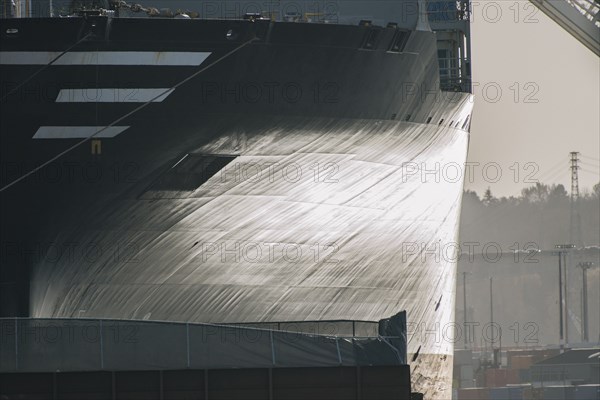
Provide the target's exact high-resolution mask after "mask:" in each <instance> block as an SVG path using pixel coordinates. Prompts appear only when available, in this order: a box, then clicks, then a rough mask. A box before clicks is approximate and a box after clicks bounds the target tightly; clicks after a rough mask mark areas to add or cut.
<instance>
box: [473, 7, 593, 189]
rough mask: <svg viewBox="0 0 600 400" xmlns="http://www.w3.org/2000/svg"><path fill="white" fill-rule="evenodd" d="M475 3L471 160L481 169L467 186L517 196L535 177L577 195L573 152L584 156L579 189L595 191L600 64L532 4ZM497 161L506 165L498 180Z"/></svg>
mask: <svg viewBox="0 0 600 400" xmlns="http://www.w3.org/2000/svg"><path fill="white" fill-rule="evenodd" d="M473 4H474V17H473V23H472V26H471V27H472V53H473V61H472V65H473V79H474V81H475V82H477V83H479V86H478V87H476V88H475V89H474V94H475V109H474V115H473V122H472V127H471V142H470V149H469V151H470V152H469V161H471V162H479V163H481V165H480V166H479V167H477V166H476V167H474V172H475V173H474V174H473V175H474V176H473V180H474V181H473V182H472V183H471V182H467V183H466V185H465V187H466V188H467V189H471V190H476V191H477V192H478V193H480V194H481V193H482V192H483V191H484V190H485V189H486V188H487V187H488V186H490V187H491V190H492V193H494V194H495V195H496V196H508V195H516V194H518V193H519V192H520V190H521V188H523V187H525V186H530V185H532V183H528V182H526V177H527V175H529V174H530V173H534V174H533V177H534V179H535V178H537V179H539V180H540V181H541V182H544V183H562V184H564V185H565V187H566V188H567V191H570V174H569V169H568V165H569V164H568V159H569V154H568V153H569V152H570V151H580V152H581V153H582V157H581V158H582V160H583V161H584V164H582V166H583V170H582V171H580V173H579V180H580V189H583V188H588V189H589V190H591V187H592V186H593V185H594V184H595V183H598V181H599V180H600V177H599V173H598V170H599V168H600V167H598V162H599V161H598V159H600V82H599V76H600V61H599V58H598V57H596V56H595V55H594V54H593V53H592V52H591V51H590V50H588V49H587V48H586V47H584V46H583V45H581V44H580V43H579V42H578V41H577V40H575V39H574V38H573V37H571V36H570V35H569V34H568V33H567V32H566V31H564V30H563V29H562V28H561V27H559V26H558V25H556V24H555V23H554V22H553V21H552V20H551V19H549V18H548V17H546V15H545V14H543V13H542V12H541V11H537V9H536V8H535V7H533V6H532V5H531V4H529V2H528V1H514V0H505V1H497V2H492V1H483V2H477V1H473ZM517 10H518V15H517ZM498 11H501V12H498ZM500 14H501V15H500ZM535 20H537V22H536V21H535ZM526 21H532V22H526ZM484 88H485V89H484ZM498 89H499V90H498ZM500 91H501V94H500ZM534 101H537V103H535V102H534ZM492 163H498V164H499V165H500V167H501V172H502V177H501V178H499V180H498V178H495V175H496V170H497V169H498V168H497V165H496V164H492ZM515 163H519V164H518V169H517V168H516V167H517V165H515ZM526 163H534V164H530V165H526ZM561 163H562V168H561ZM486 165H487V177H484V173H483V171H484V168H483V167H484V166H486ZM511 166H512V168H511ZM535 168H539V171H538V172H537V173H535ZM517 170H520V174H518V176H517V174H515V171H517ZM495 180H498V181H497V182H494V181H495Z"/></svg>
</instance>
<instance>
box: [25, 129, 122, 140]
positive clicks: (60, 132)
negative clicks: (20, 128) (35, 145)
mask: <svg viewBox="0 0 600 400" xmlns="http://www.w3.org/2000/svg"><path fill="white" fill-rule="evenodd" d="M103 128H105V127H104V126H42V127H40V128H39V129H38V130H37V132H36V133H35V135H33V139H84V138H89V137H91V136H92V135H94V134H95V133H96V132H98V131H99V130H101V129H103ZM127 128H129V127H128V126H111V127H108V128H106V129H105V130H103V131H102V132H100V133H98V134H97V135H95V136H94V137H97V138H99V139H101V138H112V137H115V136H117V135H118V134H120V133H121V132H123V131H124V130H125V129H127Z"/></svg>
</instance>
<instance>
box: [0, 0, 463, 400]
mask: <svg viewBox="0 0 600 400" xmlns="http://www.w3.org/2000/svg"><path fill="white" fill-rule="evenodd" d="M92 3H93V4H92ZM148 3H149V4H147V5H144V7H141V6H140V7H138V6H131V5H127V4H125V3H122V4H120V5H119V6H118V7H116V6H115V5H114V4H113V5H111V4H108V5H107V4H105V3H94V2H90V4H85V6H81V5H79V6H76V7H75V6H73V5H71V6H70V7H71V8H69V7H67V8H65V9H61V10H58V9H57V8H56V7H58V5H57V2H54V3H52V7H47V8H46V9H44V8H43V7H42V6H39V4H45V3H35V2H33V3H31V2H29V3H28V2H25V3H19V4H20V7H21V6H22V5H23V4H29V5H30V7H32V8H31V9H30V12H31V13H33V11H31V10H36V11H35V12H39V13H40V14H38V15H37V16H38V17H40V18H7V19H2V20H1V26H2V28H1V32H0V35H1V36H2V40H1V42H0V43H1V44H0V74H1V77H2V78H1V81H2V82H1V83H2V88H1V89H2V90H1V93H2V103H1V110H0V112H1V118H0V125H1V144H0V155H1V157H2V171H1V172H2V174H1V177H0V178H1V188H0V190H1V192H0V201H1V217H2V226H1V228H0V229H1V233H2V254H1V256H2V269H1V275H0V277H1V278H0V284H1V285H2V286H1V287H2V293H1V296H2V297H1V298H2V303H1V307H0V311H1V315H2V316H6V317H12V316H23V317H33V318H97V319H101V318H106V319H126V320H159V321H174V322H182V323H220V324H240V323H243V324H268V323H271V322H277V323H281V322H286V321H288V322H292V321H293V322H301V321H319V320H323V321H328V320H336V321H337V320H350V321H379V320H382V319H384V318H387V317H390V316H392V315H395V314H397V313H398V312H399V311H402V310H406V311H407V313H408V328H407V329H408V333H409V338H408V352H409V353H410V356H409V360H408V361H409V362H410V364H411V369H412V378H413V389H414V390H416V391H422V392H425V393H426V394H427V395H428V396H432V397H435V396H437V397H440V398H444V397H447V396H448V393H449V392H448V390H449V389H450V382H449V378H450V377H451V371H452V349H453V346H452V340H449V337H448V335H450V334H452V331H453V307H454V288H455V268H456V260H455V259H453V258H452V257H448V253H447V249H445V248H444V247H443V246H442V245H443V244H449V243H453V242H455V241H456V235H457V224H458V214H459V209H460V200H461V194H462V174H460V173H459V174H458V175H456V174H455V172H454V169H452V168H455V167H456V166H458V168H459V170H460V168H461V166H462V165H463V163H464V161H465V157H466V150H467V145H468V129H469V125H470V119H471V109H472V99H471V96H470V94H469V93H468V92H469V91H470V79H469V75H470V65H469V57H470V55H469V54H468V51H469V42H468V41H469V37H468V8H467V4H466V3H462V2H460V3H456V2H450V3H430V4H429V6H426V3H425V2H417V1H397V2H389V1H384V2H379V3H378V2H375V3H377V4H370V3H371V2H369V5H368V6H366V5H364V7H363V5H362V3H360V2H347V3H344V2H339V3H335V4H336V7H334V8H323V7H322V8H321V9H319V10H316V11H314V12H313V10H310V12H309V11H307V10H301V12H296V11H293V12H292V11H290V10H289V9H285V8H284V6H285V4H283V5H282V6H281V7H282V8H281V9H280V10H268V11H267V12H265V11H264V10H260V12H258V13H254V12H244V13H243V14H237V17H236V18H227V16H221V17H219V18H216V19H211V18H208V15H203V13H204V14H207V13H208V11H207V10H206V9H204V10H203V11H202V10H201V11H200V12H199V13H193V12H191V11H187V10H186V9H187V7H188V6H190V5H189V4H186V5H183V6H182V7H181V9H180V10H178V11H175V12H173V11H170V10H164V9H161V8H160V7H159V6H157V5H155V4H154V3H157V2H148ZM35 4H38V6H37V8H36V7H33V5H35ZM231 4H232V3H229V5H231ZM235 4H236V5H237V6H240V4H242V5H243V4H244V3H235ZM172 7H174V6H172ZM427 7H428V8H427ZM5 9H6V7H5ZM234 9H236V10H237V8H234ZM40 10H41V11H40ZM44 10H46V11H44ZM225 10H226V11H227V10H230V9H229V8H226V9H225ZM245 11H248V10H245ZM427 11H429V14H430V18H429V21H428V18H427V14H428V12H427ZM11 12H16V11H15V10H12V11H11ZM21 12H22V10H21ZM46 12H47V15H46V16H44V13H46ZM227 12H229V11H227ZM13 15H14V14H13ZM139 16H142V17H143V18H140V17H139ZM203 16H204V17H205V18H203ZM431 26H432V27H433V28H434V30H435V32H434V31H432V30H431V29H430V27H431ZM442 89H443V90H442ZM436 168H437V178H436V177H435V175H436V172H435V171H434V172H433V173H432V172H429V173H428V172H427V171H431V170H435V169H436ZM459 172H460V171H459ZM428 174H429V175H428ZM442 252H445V253H442ZM411 360H412V362H411Z"/></svg>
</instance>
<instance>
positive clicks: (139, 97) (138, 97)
mask: <svg viewBox="0 0 600 400" xmlns="http://www.w3.org/2000/svg"><path fill="white" fill-rule="evenodd" d="M171 93H173V89H168V88H164V89H138V88H129V89H126V88H103V89H97V88H86V89H83V88H81V89H61V91H60V92H59V93H58V96H57V97H56V102H57V103H146V102H148V101H151V100H152V101H153V102H155V103H159V102H161V101H163V100H164V99H166V98H167V97H168V96H169V95H170V94H171ZM157 96H160V97H157ZM153 99H154V100H153Z"/></svg>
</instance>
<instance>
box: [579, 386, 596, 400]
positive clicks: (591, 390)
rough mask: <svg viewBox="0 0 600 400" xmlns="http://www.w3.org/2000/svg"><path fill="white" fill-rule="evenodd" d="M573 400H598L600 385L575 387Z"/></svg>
mask: <svg viewBox="0 0 600 400" xmlns="http://www.w3.org/2000/svg"><path fill="white" fill-rule="evenodd" d="M575 400H600V385H580V386H576V387H575Z"/></svg>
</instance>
